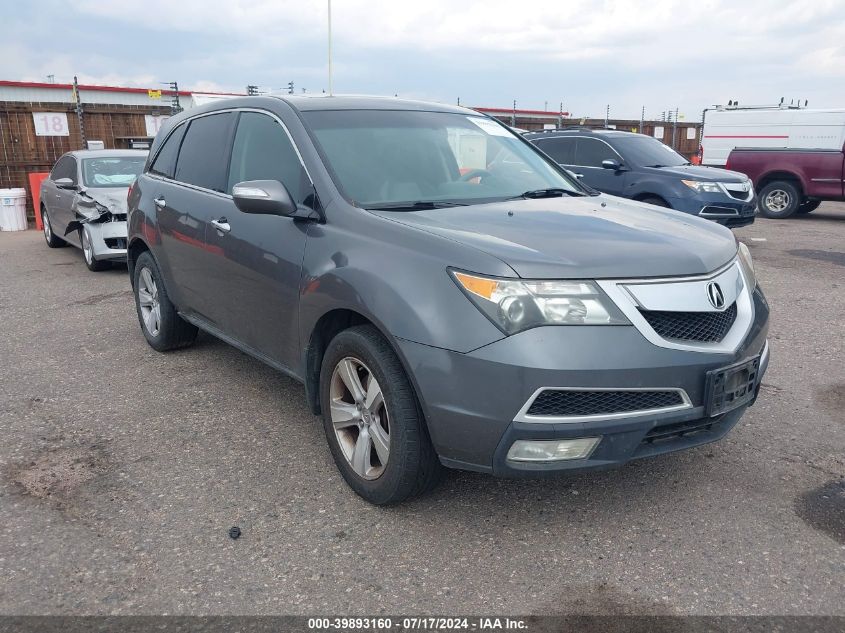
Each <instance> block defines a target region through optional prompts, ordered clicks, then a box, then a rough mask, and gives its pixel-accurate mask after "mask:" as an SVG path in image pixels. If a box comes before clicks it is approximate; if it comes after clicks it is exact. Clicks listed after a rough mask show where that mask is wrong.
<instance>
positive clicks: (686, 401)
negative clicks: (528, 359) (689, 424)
mask: <svg viewBox="0 0 845 633" xmlns="http://www.w3.org/2000/svg"><path fill="white" fill-rule="evenodd" d="M544 391H674V392H676V393H678V395H680V396H681V400H683V402H682V403H681V404H674V405H672V406H669V407H657V408H653V409H637V410H634V411H622V412H619V413H597V414H594V415H528V409H530V408H531V405H532V404H534V400H536V399H537V396H539V395H540V394H541V393H542V392H544ZM686 409H692V401H691V400H690V398H689V396H688V395H687V392H686V391H684V390H683V389H680V388H678V387H540V388H539V389H537V390H536V391H535V392H534V393H533V394H531V396H530V397H529V398H528V400H526V401H525V404H524V405H522V408H521V409H520V410H519V412H517V414H516V416H515V417H514V419H513V421H514V422H525V423H528V424H577V423H579V422H604V421H609V420H621V419H627V418H640V417H643V416H649V415H659V414H662V413H672V412H675V411H684V410H686Z"/></svg>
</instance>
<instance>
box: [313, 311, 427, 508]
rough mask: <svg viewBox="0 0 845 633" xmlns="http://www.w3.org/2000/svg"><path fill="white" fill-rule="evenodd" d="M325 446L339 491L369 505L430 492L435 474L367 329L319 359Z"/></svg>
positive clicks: (405, 396) (395, 371) (406, 393)
mask: <svg viewBox="0 0 845 633" xmlns="http://www.w3.org/2000/svg"><path fill="white" fill-rule="evenodd" d="M320 401H321V407H322V412H323V426H324V427H325V431H326V438H327V439H328V442H329V447H330V449H331V452H332V456H333V457H334V460H335V463H336V464H337V467H338V469H339V470H340V472H341V474H342V475H343V478H344V479H345V480H346V483H347V484H349V486H350V487H351V488H352V489H353V490H354V491H355V492H356V493H358V494H359V495H360V496H361V497H363V498H364V499H366V500H367V501H369V502H370V503H374V504H377V505H386V504H391V503H399V502H401V501H404V500H405V499H408V498H410V497H414V496H417V495H420V494H422V493H424V492H426V491H428V490H430V489H432V488H433V487H434V486H435V485H437V483H438V482H439V481H440V478H441V475H442V471H443V467H442V466H441V465H440V461H439V459H438V458H437V454H436V453H435V451H434V447H433V446H432V445H431V440H430V439H429V437H428V431H427V429H426V426H425V420H424V418H423V415H422V412H421V411H420V407H419V404H418V402H417V398H416V395H415V394H414V390H413V388H412V387H411V384H410V382H409V381H408V377H407V376H406V375H405V370H404V369H403V367H402V364H401V363H400V362H399V359H398V358H397V357H396V354H395V353H394V352H393V350H392V349H391V348H390V345H388V343H387V341H385V340H384V337H382V336H381V334H380V333H379V332H378V330H376V329H375V328H374V327H372V326H370V325H363V326H356V327H353V328H350V329H348V330H344V331H343V332H341V333H340V334H338V335H337V336H336V337H335V338H334V339H332V341H331V343H329V346H328V349H327V350H326V353H325V355H324V357H323V364H322V368H321V371H320Z"/></svg>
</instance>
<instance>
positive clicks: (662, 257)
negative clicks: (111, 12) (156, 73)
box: [128, 97, 769, 504]
mask: <svg viewBox="0 0 845 633" xmlns="http://www.w3.org/2000/svg"><path fill="white" fill-rule="evenodd" d="M129 207H130V214H129V252H128V261H129V268H130V273H131V275H130V276H131V280H132V287H133V290H134V294H135V300H136V306H137V311H138V317H139V321H140V324H141V330H142V332H143V334H144V336H145V337H146V339H147V341H148V342H149V344H150V345H151V346H152V347H154V348H155V349H157V350H160V351H165V350H171V349H175V348H179V347H184V346H187V345H190V344H191V343H192V342H193V341H194V338H195V337H196V334H197V329H198V328H199V329H202V330H205V331H207V332H210V333H211V334H213V335H214V336H217V337H219V338H221V339H222V340H224V341H226V342H228V343H231V344H232V345H234V346H236V347H237V348H239V349H241V350H243V351H244V352H246V353H248V354H251V355H252V356H254V357H256V358H258V359H260V360H262V361H264V362H265V363H267V364H269V365H271V366H272V367H275V368H277V369H279V370H280V371H283V372H285V373H287V374H289V375H291V376H293V377H294V378H296V379H298V380H300V381H302V382H303V383H304V384H305V396H306V398H307V401H308V404H309V405H310V407H311V409H312V410H313V411H314V413H315V414H322V417H323V423H324V426H325V431H326V437H327V438H328V443H329V446H330V448H331V452H332V454H333V456H334V459H335V461H336V463H337V465H338V468H339V469H340V472H341V473H342V475H343V477H344V478H345V479H346V481H347V482H348V483H349V485H350V486H351V487H352V488H353V489H354V490H355V491H356V492H357V493H358V494H360V495H361V496H363V497H364V498H366V499H367V500H369V501H371V502H373V503H378V504H383V503H393V502H398V501H401V500H403V499H406V498H408V497H410V496H413V495H416V494H419V493H421V492H423V491H425V490H427V489H429V488H431V487H432V486H433V485H434V484H435V483H436V482H437V481H438V478H439V476H440V474H441V471H442V468H441V466H443V465H445V466H448V467H452V468H463V469H469V470H476V471H481V472H486V473H493V474H496V475H505V476H525V475H530V476H538V475H545V474H549V473H559V472H562V471H566V470H571V469H583V468H601V467H608V466H613V465H619V464H622V463H624V462H626V461H628V460H631V459H636V458H640V457H646V456H651V455H656V454H659V453H666V452H670V451H675V450H680V449H685V448H689V447H692V446H696V445H699V444H703V443H705V442H710V441H713V440H716V439H718V438H720V437H722V436H723V435H725V434H726V433H727V432H728V431H729V430H730V429H731V428H732V427H733V426H734V425H735V424H736V423H737V422H738V420H739V418H740V417H741V416H742V414H743V412H744V411H745V409H746V408H747V407H748V406H750V405H751V404H752V403H753V401H754V399H755V398H756V396H757V393H758V390H759V386H760V381H761V379H762V376H763V373H764V372H765V370H766V366H767V364H768V360H769V348H768V344H767V341H766V333H767V322H768V314H769V309H768V305H767V303H766V300H765V298H764V296H763V293H762V291H761V290H760V288H759V287H758V285H757V283H756V280H755V276H754V269H753V266H752V262H751V257H750V255H749V253H748V250H747V249H746V248H745V247H744V246H743V245H742V244H739V245H738V244H737V242H736V240H735V239H734V237H733V235H732V234H731V232H730V231H729V230H728V229H726V228H724V227H722V226H719V225H717V224H714V223H711V222H707V221H705V220H701V219H699V218H695V217H692V216H687V215H682V214H678V213H676V212H673V211H670V210H665V211H664V210H659V209H655V208H653V207H648V206H646V205H642V204H640V203H637V202H633V201H629V200H622V199H619V198H614V197H609V196H605V195H601V194H597V193H595V192H592V191H588V190H586V189H585V188H583V187H581V186H580V185H579V184H578V183H577V182H575V181H574V180H573V179H572V178H570V177H569V176H568V175H567V174H566V172H565V171H564V170H563V169H562V168H561V167H560V166H558V165H556V164H555V163H554V162H552V161H551V160H550V159H548V158H547V157H546V156H545V155H544V154H542V153H541V152H538V151H537V150H536V149H535V148H534V147H533V146H532V145H531V144H530V143H528V142H527V141H526V140H524V139H522V138H521V137H519V136H517V135H515V134H513V133H512V132H511V131H510V130H509V129H508V128H506V127H505V126H503V125H501V124H499V123H498V122H496V121H494V120H492V119H489V118H486V117H484V116H481V115H479V114H478V113H476V112H474V111H472V110H467V109H463V108H459V107H451V106H445V105H439V104H431V103H419V102H410V101H401V100H398V99H381V98H364V97H355V98H353V97H311V98H309V97H300V98H296V97H291V98H286V99H282V98H275V97H249V98H239V99H231V100H226V101H220V102H217V103H215V104H211V105H208V106H205V107H201V108H196V109H192V110H189V111H187V112H184V113H182V114H180V115H178V116H175V117H173V118H171V119H170V120H169V122H168V124H167V125H166V127H165V128H164V129H162V131H161V132H160V133H159V135H158V136H157V137H156V140H155V142H154V144H153V147H152V149H151V152H150V157H149V160H148V162H147V165H146V167H145V169H144V173H142V174H141V175H140V176H139V178H138V179H137V181H136V182H135V184H134V186H133V188H132V190H131V192H130V194H129Z"/></svg>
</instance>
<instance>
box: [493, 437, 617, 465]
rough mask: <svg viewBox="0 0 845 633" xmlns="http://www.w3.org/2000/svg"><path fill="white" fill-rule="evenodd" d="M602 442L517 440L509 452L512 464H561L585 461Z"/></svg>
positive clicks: (580, 438) (585, 438) (597, 440)
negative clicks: (568, 460) (577, 460)
mask: <svg viewBox="0 0 845 633" xmlns="http://www.w3.org/2000/svg"><path fill="white" fill-rule="evenodd" d="M600 440H601V438H600V437H579V438H578V439H576V440H517V441H516V442H514V443H513V444H511V447H510V450H509V451H508V461H511V462H559V461H563V460H566V459H584V458H585V457H587V456H588V455H589V454H590V453H592V452H593V449H594V448H595V447H596V445H597V444H598V443H599V441H600Z"/></svg>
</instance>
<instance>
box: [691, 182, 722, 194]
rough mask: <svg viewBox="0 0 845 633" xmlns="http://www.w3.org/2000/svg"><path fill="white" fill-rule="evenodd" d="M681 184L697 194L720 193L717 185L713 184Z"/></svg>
mask: <svg viewBox="0 0 845 633" xmlns="http://www.w3.org/2000/svg"><path fill="white" fill-rule="evenodd" d="M681 182H682V183H684V184H685V185H686V186H687V187H689V188H690V189H694V190H695V191H697V192H698V193H719V192H720V191H722V189H721V187H719V184H718V183H715V182H702V181H701V180H682V181H681Z"/></svg>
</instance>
